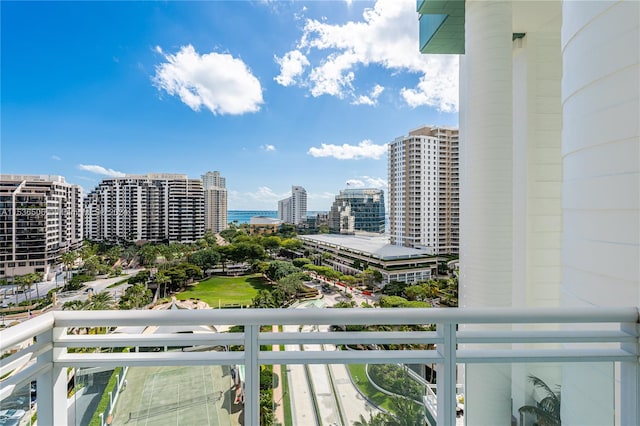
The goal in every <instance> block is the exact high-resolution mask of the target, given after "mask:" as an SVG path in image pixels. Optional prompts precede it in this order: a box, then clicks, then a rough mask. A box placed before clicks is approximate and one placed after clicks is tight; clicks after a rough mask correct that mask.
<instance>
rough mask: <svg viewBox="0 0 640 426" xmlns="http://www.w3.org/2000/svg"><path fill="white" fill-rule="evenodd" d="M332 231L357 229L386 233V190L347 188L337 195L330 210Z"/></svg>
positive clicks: (345, 231)
mask: <svg viewBox="0 0 640 426" xmlns="http://www.w3.org/2000/svg"><path fill="white" fill-rule="evenodd" d="M329 223H330V225H329V228H330V230H331V232H336V233H340V234H350V233H354V232H355V231H364V232H375V233H380V234H382V233H384V231H385V211H384V191H382V190H381V189H363V188H356V189H346V190H343V191H340V194H339V195H337V196H336V199H335V201H334V202H333V205H332V206H331V210H330V212H329Z"/></svg>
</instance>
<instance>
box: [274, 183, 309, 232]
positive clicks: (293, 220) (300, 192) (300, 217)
mask: <svg viewBox="0 0 640 426" xmlns="http://www.w3.org/2000/svg"><path fill="white" fill-rule="evenodd" d="M278 219H280V220H281V221H282V223H290V224H294V225H300V224H301V223H304V222H305V221H306V220H307V191H306V190H305V189H304V188H303V187H301V186H296V185H294V186H292V187H291V197H288V198H285V199H282V200H280V201H278Z"/></svg>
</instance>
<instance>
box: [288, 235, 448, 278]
mask: <svg viewBox="0 0 640 426" xmlns="http://www.w3.org/2000/svg"><path fill="white" fill-rule="evenodd" d="M299 238H300V240H302V242H303V245H304V248H305V249H308V250H313V251H317V252H319V253H328V254H329V255H330V257H328V258H326V259H325V260H323V263H324V264H326V265H327V266H331V267H332V268H333V269H335V270H336V271H339V272H342V273H343V274H351V275H357V274H359V273H361V272H362V268H363V265H366V267H367V268H371V269H375V270H377V271H380V272H381V273H382V277H383V280H382V283H381V284H387V283H389V282H391V281H400V282H406V283H415V282H423V281H427V280H429V279H431V278H432V277H434V276H435V275H436V273H437V267H438V257H437V256H430V255H426V254H425V255H423V256H418V257H416V256H406V257H394V258H383V257H380V256H377V255H375V254H373V253H368V252H366V251H362V250H355V249H352V248H349V247H347V246H341V245H338V244H333V243H327V242H324V241H318V240H316V239H314V238H313V237H312V236H304V235H302V236H299ZM354 238H357V237H354ZM357 264H359V265H360V268H358V267H356V265H357Z"/></svg>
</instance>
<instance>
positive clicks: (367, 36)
mask: <svg viewBox="0 0 640 426" xmlns="http://www.w3.org/2000/svg"><path fill="white" fill-rule="evenodd" d="M0 7H1V8H2V13H1V19H2V25H1V27H2V30H1V31H2V34H1V36H2V40H3V41H2V64H3V65H2V86H3V91H2V95H1V97H2V98H1V101H2V104H1V107H2V108H1V114H2V123H3V126H2V129H1V139H2V158H1V160H0V161H1V163H0V168H1V169H2V173H4V174H50V175H61V176H64V177H65V178H66V180H67V181H68V182H70V183H73V184H77V185H80V186H81V187H82V188H83V194H84V195H87V194H88V193H89V192H90V191H91V190H93V189H94V188H95V187H96V186H97V185H98V184H99V183H100V182H101V181H102V180H103V179H104V178H109V177H116V176H120V175H123V174H147V173H180V174H186V175H188V176H189V177H190V178H198V177H199V176H200V175H201V174H203V173H205V172H206V171H208V170H219V171H220V173H221V174H222V175H223V176H225V177H226V178H227V189H228V209H229V210H261V209H265V210H276V209H277V202H278V200H280V199H282V198H284V197H286V196H287V194H288V193H289V191H290V188H291V185H293V184H295V185H300V186H303V187H305V188H306V189H307V191H308V209H309V210H310V211H328V210H329V208H330V206H331V203H332V202H333V200H334V197H335V195H336V194H338V193H339V191H340V190H342V189H345V188H347V187H349V188H358V187H367V188H380V189H383V190H385V191H386V190H387V179H388V177H387V148H386V145H387V144H388V143H390V142H392V141H393V140H394V138H396V137H398V136H401V135H405V134H407V133H408V132H409V131H410V130H412V129H414V128H417V127H420V126H421V125H423V124H433V125H441V126H457V124H458V123H457V122H458V116H457V99H458V97H457V96H458V95H457V84H458V74H457V70H458V67H457V57H455V56H449V55H442V56H435V55H428V56H425V55H421V54H420V53H419V51H418V31H417V19H418V15H417V13H416V11H415V2H413V1H410V0H406V1H390V0H378V1H357V2H352V1H333V2H259V1H256V2H249V1H236V2H227V1H224V2H194V3H177V2H165V3H157V2H139V3H129V2H112V3H108V2H100V3H88V2H87V3H82V2H74V3H62V2H46V3H36V2H24V3H13V2H2V4H0ZM230 15H233V16H234V18H235V20H234V21H233V22H231V21H230V20H228V19H226V18H225V16H230ZM238 20H241V22H237V21H238ZM114 28H118V30H117V31H115V30H114ZM78 34H82V37H78ZM221 82H223V83H221ZM25 152H28V155H25Z"/></svg>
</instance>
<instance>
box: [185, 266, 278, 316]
mask: <svg viewBox="0 0 640 426" xmlns="http://www.w3.org/2000/svg"><path fill="white" fill-rule="evenodd" d="M265 288H266V289H270V288H271V286H270V285H269V284H267V282H266V281H265V280H264V279H263V278H262V275H260V274H253V275H244V276H241V277H212V278H209V279H208V280H206V281H202V282H200V283H198V284H196V285H195V286H193V287H191V288H190V289H189V290H186V291H183V292H182V293H178V294H177V295H176V298H177V299H192V298H193V299H200V300H202V301H203V302H207V303H208V304H209V305H210V306H211V307H212V308H217V307H218V304H220V306H225V305H244V306H246V305H249V304H251V299H253V298H254V297H255V296H256V294H258V291H259V290H262V289H265Z"/></svg>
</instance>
